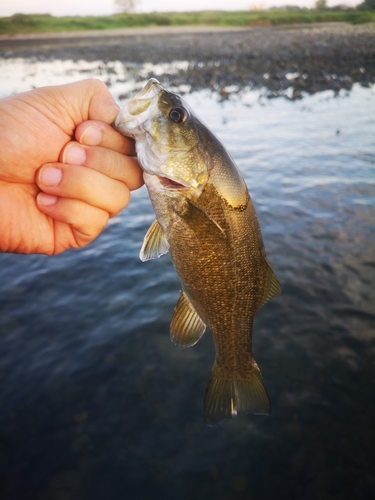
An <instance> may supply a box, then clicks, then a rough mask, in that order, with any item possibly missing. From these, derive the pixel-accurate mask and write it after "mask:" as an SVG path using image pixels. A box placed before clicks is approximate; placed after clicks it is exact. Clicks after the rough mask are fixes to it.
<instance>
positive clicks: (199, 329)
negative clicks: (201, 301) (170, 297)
mask: <svg viewBox="0 0 375 500" xmlns="http://www.w3.org/2000/svg"><path fill="white" fill-rule="evenodd" d="M205 329H206V325H205V324H204V323H203V321H202V320H201V318H200V317H199V315H198V313H197V311H196V310H195V309H194V306H193V304H192V303H191V302H190V300H189V299H188V298H187V297H186V295H185V293H184V292H181V295H180V298H179V299H178V302H177V304H176V307H175V309H174V315H173V318H172V322H171V327H170V333H171V339H172V341H173V342H174V343H175V344H177V345H178V346H179V347H191V346H193V345H195V344H196V343H197V342H198V340H199V339H200V338H201V337H202V335H203V333H204V331H205Z"/></svg>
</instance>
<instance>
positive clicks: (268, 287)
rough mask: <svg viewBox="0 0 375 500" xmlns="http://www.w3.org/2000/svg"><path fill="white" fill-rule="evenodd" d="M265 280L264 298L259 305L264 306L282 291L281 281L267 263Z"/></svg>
mask: <svg viewBox="0 0 375 500" xmlns="http://www.w3.org/2000/svg"><path fill="white" fill-rule="evenodd" d="M265 280H266V281H265V284H264V292H263V298H262V302H261V304H260V306H259V307H262V306H264V304H266V303H267V302H268V301H269V300H271V299H273V298H274V297H277V295H280V293H281V286H280V283H279V282H278V279H277V278H276V276H275V275H274V272H273V271H272V269H271V267H270V266H269V264H267V269H266V276H265Z"/></svg>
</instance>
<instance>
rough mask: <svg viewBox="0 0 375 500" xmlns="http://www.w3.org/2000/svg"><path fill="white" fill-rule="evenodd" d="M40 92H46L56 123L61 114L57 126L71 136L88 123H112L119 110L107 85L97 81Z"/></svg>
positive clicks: (44, 93) (92, 80) (46, 100)
mask: <svg viewBox="0 0 375 500" xmlns="http://www.w3.org/2000/svg"><path fill="white" fill-rule="evenodd" d="M39 91H40V92H43V97H44V102H45V104H47V106H48V107H49V108H52V109H51V110H50V111H52V115H53V118H54V120H56V119H57V117H56V115H59V116H60V119H57V120H58V123H59V125H60V126H61V128H63V129H65V130H66V132H67V133H68V134H69V135H71V133H72V130H74V129H75V128H76V127H77V126H78V125H79V124H80V123H82V122H83V121H86V120H99V121H102V122H105V123H109V124H111V123H112V122H113V121H114V120H115V118H116V116H117V115H118V113H119V111H120V109H119V107H118V106H117V104H116V102H115V100H114V99H113V97H112V95H111V93H110V92H109V90H108V89H107V86H106V85H105V83H103V82H102V81H100V80H96V79H94V78H90V79H87V80H81V81H79V82H74V83H68V84H65V85H58V86H56V87H44V89H39ZM56 108H57V110H58V113H56Z"/></svg>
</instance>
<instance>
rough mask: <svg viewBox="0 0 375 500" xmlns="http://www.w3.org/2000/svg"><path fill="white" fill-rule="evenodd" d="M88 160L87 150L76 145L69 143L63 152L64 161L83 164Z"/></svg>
mask: <svg viewBox="0 0 375 500" xmlns="http://www.w3.org/2000/svg"><path fill="white" fill-rule="evenodd" d="M85 160H86V151H85V150H84V149H83V148H80V147H79V146H76V145H72V146H71V145H68V146H67V147H66V148H65V151H64V154H63V163H71V164H72V165H82V164H83V163H84V162H85Z"/></svg>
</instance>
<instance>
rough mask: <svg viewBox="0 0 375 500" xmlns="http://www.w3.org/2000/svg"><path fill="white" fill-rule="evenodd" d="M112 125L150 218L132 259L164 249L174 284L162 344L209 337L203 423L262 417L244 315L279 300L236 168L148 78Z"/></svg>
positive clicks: (179, 102)
mask: <svg viewBox="0 0 375 500" xmlns="http://www.w3.org/2000/svg"><path fill="white" fill-rule="evenodd" d="M115 128H116V129H117V130H118V131H119V132H120V133H122V134H123V135H125V136H128V137H132V138H133V139H134V140H135V147H136V152H137V157H138V161H139V163H140V165H141V167H142V169H143V177H144V182H145V184H146V187H147V189H148V192H149V196H150V199H151V202H152V205H153V208H154V212H155V215H156V219H155V221H154V222H153V223H152V225H151V227H150V228H149V230H148V231H147V233H146V236H145V238H144V242H143V245H142V248H141V251H140V259H141V260H142V261H147V260H149V259H155V258H158V257H160V256H161V255H164V254H166V253H167V252H169V253H170V256H171V259H172V262H173V265H174V267H175V270H176V272H177V274H178V276H179V278H180V280H181V285H182V290H181V294H180V297H179V299H178V301H177V304H176V307H175V309H174V313H173V317H172V320H171V324H170V336H171V339H172V341H173V342H174V343H175V344H177V345H178V346H180V347H191V346H193V345H195V344H196V343H197V342H198V341H199V339H200V338H201V337H202V335H203V333H204V332H205V330H206V327H209V329H210V331H211V333H212V336H213V340H214V344H215V350H216V355H215V361H214V364H213V367H212V371H211V377H210V380H209V382H208V386H207V390H206V394H205V398H204V422H205V424H207V425H217V424H220V423H222V422H224V421H226V420H228V419H230V418H232V417H234V416H235V415H237V414H239V413H251V414H268V413H270V411H271V403H270V399H269V396H268V393H267V390H266V387H265V384H264V381H263V377H262V375H261V372H260V369H259V367H258V365H257V363H256V361H255V359H254V356H253V349H252V329H253V319H254V315H255V314H256V313H257V311H258V310H259V308H260V307H262V306H263V305H264V304H266V303H267V302H268V301H269V300H271V299H272V298H273V297H276V296H277V295H279V294H280V293H281V286H280V283H279V282H278V280H277V278H276V276H275V274H274V272H273V271H272V269H271V266H270V265H269V263H268V261H267V257H266V253H265V249H264V245H263V240H262V235H261V230H260V226H259V223H258V219H257V215H256V212H255V209H254V206H253V203H252V200H251V198H250V194H249V192H248V189H247V186H246V183H245V181H244V179H243V177H242V175H241V173H240V171H239V169H238V167H237V166H236V164H235V163H234V160H233V159H232V157H231V156H230V154H229V153H228V152H227V150H226V149H225V147H224V146H223V144H222V143H221V142H220V141H219V140H218V139H217V137H216V136H215V135H214V134H213V133H212V132H211V131H210V130H209V128H208V127H207V126H206V125H205V124H204V123H203V122H202V121H201V120H200V119H199V118H198V117H197V115H196V114H195V113H194V112H193V111H192V109H190V107H189V106H188V104H187V103H186V102H185V101H184V100H183V99H182V97H180V96H179V95H178V94H175V93H173V92H172V91H170V90H168V89H166V88H164V87H163V86H162V85H161V84H160V83H159V81H158V80H156V79H155V78H151V79H150V80H149V81H148V82H147V84H146V85H145V86H144V88H143V89H142V90H141V91H140V92H139V93H138V94H137V95H135V96H134V97H133V98H132V99H130V100H128V101H126V102H125V104H124V106H123V107H122V109H121V111H120V113H119V115H118V117H117V118H116V121H115Z"/></svg>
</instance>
